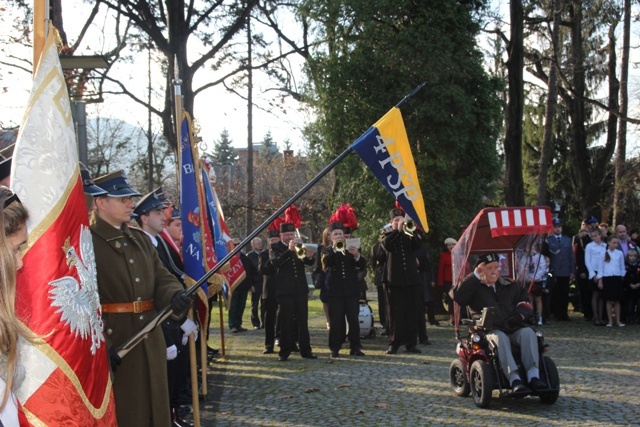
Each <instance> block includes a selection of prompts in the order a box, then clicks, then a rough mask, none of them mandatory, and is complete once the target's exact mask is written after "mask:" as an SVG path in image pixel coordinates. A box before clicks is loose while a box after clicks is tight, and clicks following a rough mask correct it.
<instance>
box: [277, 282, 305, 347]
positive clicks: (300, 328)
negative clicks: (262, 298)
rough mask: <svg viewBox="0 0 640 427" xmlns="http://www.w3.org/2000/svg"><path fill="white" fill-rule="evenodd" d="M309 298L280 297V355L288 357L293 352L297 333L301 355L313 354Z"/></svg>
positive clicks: (298, 296)
mask: <svg viewBox="0 0 640 427" xmlns="http://www.w3.org/2000/svg"><path fill="white" fill-rule="evenodd" d="M307 299H308V296H307V294H306V293H305V294H302V295H284V296H278V318H279V319H280V328H281V329H280V338H279V340H280V351H279V355H280V356H284V357H288V356H289V355H290V354H291V352H292V351H293V348H294V345H295V341H296V332H297V333H298V337H297V338H298V346H299V348H300V354H301V355H302V356H307V355H310V354H311V339H310V338H309V326H308V325H307V318H308V316H309V312H308V306H307V304H308V301H307Z"/></svg>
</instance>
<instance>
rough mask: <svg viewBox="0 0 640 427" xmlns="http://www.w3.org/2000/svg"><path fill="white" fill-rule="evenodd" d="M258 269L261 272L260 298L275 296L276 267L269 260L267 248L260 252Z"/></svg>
mask: <svg viewBox="0 0 640 427" xmlns="http://www.w3.org/2000/svg"><path fill="white" fill-rule="evenodd" d="M258 270H259V271H260V273H261V274H262V295H261V297H262V299H269V298H273V299H275V298H276V269H275V268H274V267H273V265H271V263H270V262H269V250H264V251H262V252H261V253H260V260H259V267H258Z"/></svg>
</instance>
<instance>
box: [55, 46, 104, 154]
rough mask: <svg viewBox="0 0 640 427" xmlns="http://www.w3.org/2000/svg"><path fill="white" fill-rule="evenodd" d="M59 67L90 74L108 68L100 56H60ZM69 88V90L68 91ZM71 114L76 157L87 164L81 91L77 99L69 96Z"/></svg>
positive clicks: (85, 117) (85, 126)
mask: <svg viewBox="0 0 640 427" xmlns="http://www.w3.org/2000/svg"><path fill="white" fill-rule="evenodd" d="M60 65H61V66H62V69H63V70H80V69H81V70H83V71H86V72H87V73H88V72H91V70H95V69H104V68H107V67H109V63H108V62H107V59H106V58H105V57H104V56H102V55H78V56H61V57H60ZM70 89H71V88H69V90H70ZM70 98H71V99H72V101H71V114H72V116H73V121H74V123H75V128H76V135H77V138H78V157H79V159H80V161H81V162H82V163H84V164H85V165H86V164H88V163H87V162H88V149H87V112H86V109H85V104H86V103H85V102H84V101H82V91H81V92H80V93H79V96H78V98H77V99H74V97H72V96H70ZM102 101H103V100H102V96H99V97H98V98H97V99H96V100H95V101H94V102H102Z"/></svg>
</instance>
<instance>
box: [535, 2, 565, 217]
mask: <svg viewBox="0 0 640 427" xmlns="http://www.w3.org/2000/svg"><path fill="white" fill-rule="evenodd" d="M561 8H562V0H552V10H551V12H552V13H553V29H552V34H551V49H552V51H553V54H552V59H551V64H550V66H549V80H548V81H547V88H548V91H549V93H548V96H547V104H546V106H545V121H544V137H543V140H542V148H541V151H542V154H541V156H540V174H539V175H538V198H537V201H536V204H537V205H538V206H542V205H546V204H548V200H547V182H548V176H549V167H550V166H551V161H552V159H553V152H554V150H553V149H554V141H553V117H554V116H555V113H556V104H557V102H558V86H557V84H558V68H557V67H558V43H559V41H560V9H561Z"/></svg>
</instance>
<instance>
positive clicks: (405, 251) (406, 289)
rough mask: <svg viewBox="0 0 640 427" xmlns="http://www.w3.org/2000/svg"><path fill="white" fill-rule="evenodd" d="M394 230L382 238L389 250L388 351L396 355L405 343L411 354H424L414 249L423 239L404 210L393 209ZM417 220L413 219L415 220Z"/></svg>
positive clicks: (387, 279)
mask: <svg viewBox="0 0 640 427" xmlns="http://www.w3.org/2000/svg"><path fill="white" fill-rule="evenodd" d="M389 216H390V219H391V231H389V232H387V233H385V235H384V237H383V238H382V247H383V248H384V250H385V252H386V253H387V260H386V262H385V273H384V278H383V280H384V283H385V286H386V289H387V304H388V306H389V313H388V314H389V317H388V319H387V322H388V325H389V330H388V339H389V348H388V349H387V354H396V353H397V352H398V349H399V348H400V346H401V345H404V346H405V347H406V350H407V353H422V351H420V349H419V348H418V347H416V345H417V341H418V340H417V337H418V322H419V321H420V306H419V304H422V302H421V301H422V300H423V298H422V296H421V294H420V291H421V287H420V275H419V273H418V266H417V261H416V257H415V255H414V252H415V251H416V250H417V249H418V248H419V247H420V244H421V238H420V235H419V234H418V233H414V232H413V231H415V225H411V224H407V223H406V222H405V212H404V211H403V210H402V209H398V208H396V209H392V210H391V212H390V214H389ZM412 222H413V221H412Z"/></svg>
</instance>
